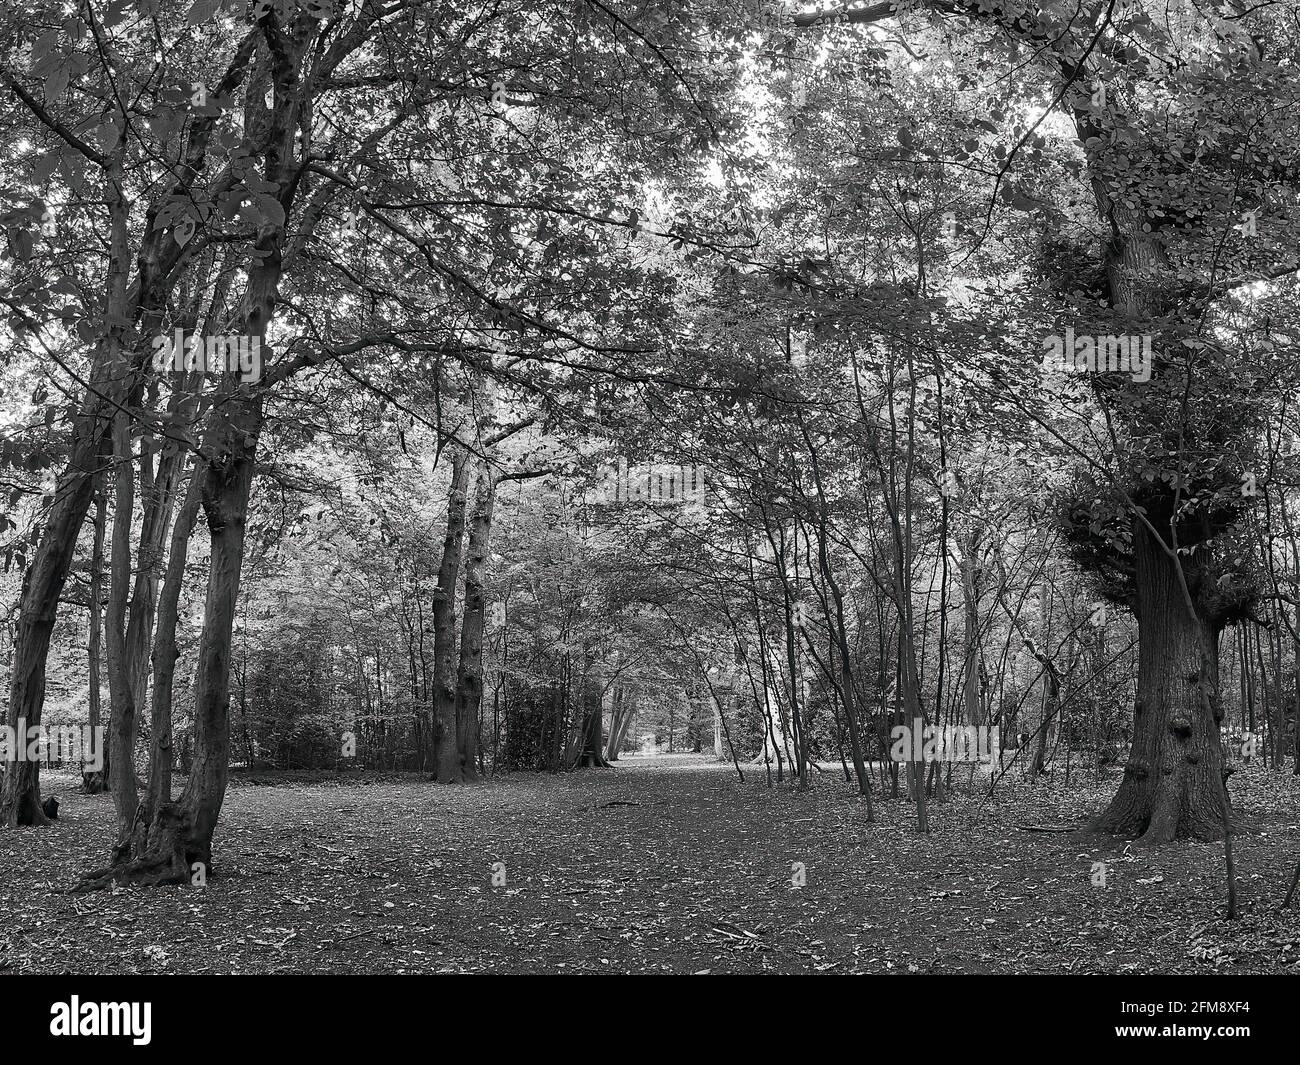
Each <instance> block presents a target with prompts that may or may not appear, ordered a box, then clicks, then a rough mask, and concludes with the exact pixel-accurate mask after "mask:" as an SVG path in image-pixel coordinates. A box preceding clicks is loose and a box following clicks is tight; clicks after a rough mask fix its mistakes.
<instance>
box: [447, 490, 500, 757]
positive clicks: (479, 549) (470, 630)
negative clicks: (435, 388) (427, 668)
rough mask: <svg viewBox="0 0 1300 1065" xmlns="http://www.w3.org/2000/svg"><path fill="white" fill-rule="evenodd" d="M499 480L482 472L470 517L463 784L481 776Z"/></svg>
mask: <svg viewBox="0 0 1300 1065" xmlns="http://www.w3.org/2000/svg"><path fill="white" fill-rule="evenodd" d="M495 499H496V478H495V477H494V476H493V474H492V470H491V468H489V467H487V466H485V467H484V468H483V470H482V471H481V472H480V473H479V477H478V485H477V487H476V489H475V492H474V511H473V514H472V515H471V517H470V525H469V549H468V557H467V558H466V561H465V614H464V617H463V618H462V620H461V625H460V667H459V670H458V673H457V676H456V748H457V751H458V752H459V771H460V777H459V779H461V780H462V781H471V780H473V779H474V778H475V777H476V776H477V775H478V768H477V762H478V730H479V729H478V726H479V720H478V718H479V707H480V706H481V705H482V703H483V622H484V618H485V616H486V613H487V604H486V602H485V601H484V600H485V596H486V594H487V589H486V581H487V560H488V541H489V539H490V537H491V534H492V508H493V504H494V502H495Z"/></svg>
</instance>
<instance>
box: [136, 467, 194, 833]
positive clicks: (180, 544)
mask: <svg viewBox="0 0 1300 1065" xmlns="http://www.w3.org/2000/svg"><path fill="white" fill-rule="evenodd" d="M200 489H201V481H200V470H199V469H198V468H197V467H196V468H195V469H193V470H191V472H190V481H189V486H188V487H187V488H186V490H185V501H184V502H183V503H182V504H181V509H180V512H179V513H178V514H177V515H176V523H175V525H173V526H172V532H171V543H170V546H169V549H168V553H167V572H166V573H165V574H164V575H163V583H162V591H161V593H160V594H159V597H158V622H157V629H156V632H155V634H154V644H153V656H152V657H153V698H152V700H151V704H150V737H149V787H148V792H147V794H146V796H145V810H146V813H147V815H148V817H149V819H150V820H151V821H152V820H153V816H154V814H155V813H156V812H157V810H158V809H159V807H161V806H162V805H163V804H165V803H169V802H171V801H172V761H173V759H172V685H173V681H174V679H175V676H176V659H177V658H178V657H179V655H180V650H179V648H178V647H177V645H176V623H177V619H178V610H179V605H180V598H181V590H182V589H183V587H184V585H185V563H186V560H187V559H188V557H189V544H190V536H191V534H192V533H193V532H194V524H195V522H196V521H197V520H198V514H199V500H200V496H201V491H200Z"/></svg>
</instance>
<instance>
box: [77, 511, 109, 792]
mask: <svg viewBox="0 0 1300 1065" xmlns="http://www.w3.org/2000/svg"><path fill="white" fill-rule="evenodd" d="M94 498H95V518H94V526H95V537H94V543H93V546H92V547H91V550H90V604H89V606H90V641H89V643H88V645H87V661H86V665H87V670H88V672H89V674H90V691H89V693H88V694H89V699H90V706H89V717H88V720H87V722H86V723H87V724H88V725H89V726H90V734H91V736H92V737H93V742H94V743H95V745H96V753H97V754H98V755H99V757H100V758H101V759H102V761H101V762H100V766H99V768H98V769H92V770H90V771H89V772H87V771H85V770H84V769H83V770H82V773H81V786H82V790H83V791H85V793H86V794H87V795H96V794H98V793H99V792H101V791H103V790H104V789H105V788H106V787H107V786H108V767H109V761H108V757H109V755H108V748H107V746H106V745H105V743H104V741H103V733H102V732H101V731H100V730H101V729H102V728H103V722H102V721H101V718H100V702H101V692H100V690H99V688H100V677H99V663H100V656H101V653H102V647H101V633H102V632H103V628H104V624H103V616H102V615H103V595H104V524H105V516H104V493H103V490H102V489H101V488H100V487H98V486H96V487H95V490H94Z"/></svg>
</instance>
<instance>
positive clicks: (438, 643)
mask: <svg viewBox="0 0 1300 1065" xmlns="http://www.w3.org/2000/svg"><path fill="white" fill-rule="evenodd" d="M451 463H452V465H451V495H450V497H449V498H448V501H447V532H446V535H445V537H444V538H443V542H442V562H441V563H440V564H439V566H438V586H437V588H436V589H435V590H434V593H433V714H434V720H433V763H434V772H435V774H436V776H437V780H438V783H440V784H448V783H451V782H453V781H456V780H459V779H460V752H459V750H458V749H457V742H456V741H457V734H456V579H457V577H458V576H459V575H460V556H461V550H462V547H463V543H464V538H465V489H466V485H467V482H468V480H469V455H468V454H467V453H466V452H465V451H464V450H463V449H462V448H459V447H454V449H453V451H452V456H451Z"/></svg>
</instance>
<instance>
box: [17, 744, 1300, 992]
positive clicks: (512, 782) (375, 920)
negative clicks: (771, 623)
mask: <svg viewBox="0 0 1300 1065" xmlns="http://www.w3.org/2000/svg"><path fill="white" fill-rule="evenodd" d="M54 779H55V787H54V789H51V788H50V787H49V786H48V785H47V788H46V790H47V792H48V791H50V790H56V791H60V792H61V794H60V800H61V802H62V804H63V805H62V807H61V809H60V815H61V817H62V818H63V819H62V820H61V821H60V824H59V826H58V828H57V829H55V830H52V831H42V830H35V829H24V830H19V831H17V832H11V833H0V907H2V908H3V912H4V914H5V919H4V922H3V925H0V972H9V973H12V972H65V971H70V972H86V971H97V972H106V973H117V972H150V971H153V972H157V971H171V972H277V971H284V972H426V971H485V970H486V971H509V972H540V971H552V970H561V971H571V972H573V971H582V972H599V971H617V972H682V973H692V972H701V971H710V972H793V971H828V972H883V971H893V972H900V973H906V972H940V973H943V972H949V973H951V972H1108V973H1109V972H1169V971H1178V972H1205V971H1209V970H1214V969H1217V970H1218V971H1233V972H1281V971H1285V972H1292V973H1294V972H1296V971H1297V970H1298V969H1300V966H1298V965H1297V964H1296V958H1297V957H1300V914H1295V915H1286V916H1282V917H1279V916H1278V914H1277V912H1276V907H1277V903H1278V901H1279V899H1280V897H1281V893H1282V892H1283V891H1284V890H1285V886H1286V880H1287V878H1288V876H1289V873H1290V869H1291V863H1292V862H1293V861H1294V857H1295V854H1296V852H1297V850H1298V849H1300V831H1297V827H1296V824H1295V814H1294V810H1295V809H1296V805H1295V799H1296V796H1297V785H1296V783H1295V782H1293V781H1292V779H1291V778H1280V779H1279V778H1271V779H1270V778H1265V777H1264V776H1263V775H1262V774H1260V775H1259V777H1258V780H1255V781H1252V782H1248V783H1247V786H1246V787H1245V788H1244V789H1243V791H1242V793H1241V795H1240V798H1239V799H1238V802H1239V804H1240V808H1241V809H1242V811H1243V813H1244V814H1245V815H1246V816H1247V818H1248V819H1249V820H1250V821H1251V822H1252V823H1253V825H1254V827H1255V829H1256V831H1255V832H1254V833H1252V834H1251V835H1249V836H1246V837H1243V838H1242V839H1241V840H1239V842H1238V852H1239V853H1238V868H1239V870H1240V876H1241V892H1242V896H1243V899H1244V901H1245V907H1246V909H1245V916H1244V919H1243V920H1242V921H1240V922H1238V923H1237V925H1236V926H1233V927H1229V926H1227V925H1225V924H1224V923H1223V922H1221V921H1219V920H1218V917H1219V916H1220V914H1221V911H1222V903H1221V900H1222V897H1223V872H1222V849H1221V847H1219V846H1217V845H1210V844H1194V843H1186V844H1179V845H1177V846H1174V847H1170V848H1166V849H1165V850H1164V851H1161V852H1147V853H1138V854H1134V853H1132V851H1131V850H1129V852H1128V853H1126V852H1125V847H1124V844H1123V843H1122V841H1121V842H1115V841H1111V840H1107V839H1099V838H1095V837H1087V836H1078V835H1073V834H1059V833H1036V832H1026V831H1022V830H1021V829H1019V828H1017V827H1016V826H1017V825H1024V824H1038V825H1062V824H1073V823H1078V822H1079V821H1080V819H1081V818H1082V816H1083V814H1084V812H1085V808H1084V806H1083V805H1081V802H1082V801H1083V800H1084V799H1088V798H1090V797H1091V798H1092V799H1094V800H1095V802H1098V803H1099V802H1100V800H1101V798H1102V797H1103V796H1104V795H1105V794H1106V793H1107V792H1108V791H1109V789H1110V788H1111V787H1112V786H1113V784H1112V783H1111V782H1103V784H1102V785H1101V786H1100V787H1099V788H1097V789H1095V794H1093V795H1091V796H1089V795H1085V794H1082V793H1080V792H1079V791H1078V790H1077V788H1076V790H1075V791H1072V792H1071V793H1070V794H1069V797H1068V799H1067V798H1065V797H1063V796H1062V793H1061V792H1060V791H1059V790H1054V789H1053V788H1051V787H1050V786H1045V785H1040V786H1038V787H1036V788H1031V787H1030V786H1028V785H1024V784H1021V785H1018V787H1017V790H1016V791H1015V792H1014V801H1012V796H1013V792H1012V790H1011V789H1010V788H1008V789H1007V790H1006V791H1005V792H1004V793H1003V794H1001V795H1000V797H999V798H998V799H997V800H995V801H992V802H987V801H985V802H980V801H977V800H974V799H971V798H965V797H961V798H957V799H954V800H952V801H949V802H946V803H941V804H936V805H935V806H934V807H933V810H932V816H933V819H934V824H935V831H934V833H933V835H932V836H931V837H930V838H928V839H921V838H919V837H917V836H916V834H915V832H914V831H913V827H912V826H913V821H912V811H911V808H910V807H908V806H906V805H905V804H903V803H901V802H893V803H889V802H883V803H878V804H877V816H878V822H877V824H875V825H867V824H866V823H865V821H864V816H865V810H864V808H863V807H862V806H861V805H860V804H859V803H858V802H857V801H856V800H855V799H854V798H853V796H852V794H851V792H850V790H849V789H848V788H846V787H844V786H843V785H842V784H841V783H839V782H838V781H837V779H836V773H835V772H832V771H831V770H830V769H828V771H827V773H826V775H825V776H823V777H821V778H820V779H819V780H818V782H817V786H816V788H815V789H814V790H813V791H812V792H811V793H809V794H806V795H797V794H793V793H791V792H788V791H786V790H784V789H773V790H771V791H769V790H768V789H767V788H766V786H765V785H764V782H763V774H762V773H761V771H759V772H756V773H754V774H752V778H751V779H750V780H748V781H747V782H746V784H744V785H743V786H742V785H740V784H739V783H738V782H737V780H736V776H735V773H734V771H733V770H732V769H731V768H730V767H729V766H719V765H716V764H713V763H711V762H708V761H705V760H702V759H694V758H680V757H678V758H659V759H628V760H626V761H624V762H622V763H620V765H619V768H617V769H615V770H610V771H603V770H590V771H586V772H583V773H579V774H573V775H569V776H559V777H553V776H544V775H540V776H533V775H519V776H512V777H509V778H502V779H499V780H495V781H492V782H489V783H486V784H482V785H478V786H475V787H471V788H460V789H457V788H440V787H436V786H434V785H432V784H427V783H423V782H420V781H417V780H415V779H409V778H407V779H389V780H382V781H379V782H373V783H366V782H361V781H357V780H352V781H349V782H348V783H346V784H333V783H328V784H311V785H304V784H289V785H285V786H280V787H253V786H238V787H232V788H231V790H230V792H229V794H228V797H227V803H226V809H225V811H224V813H223V817H222V824H221V826H220V828H219V830H218V840H217V846H218V851H217V856H216V858H217V861H218V863H219V867H218V869H217V876H216V877H215V878H214V879H213V880H211V881H210V883H209V885H208V887H207V889H206V890H203V891H199V890H194V889H165V890H154V891H143V892H142V891H125V892H120V893H118V894H109V893H100V894H97V895H92V896H74V895H67V894H60V893H57V892H56V891H54V890H53V889H55V888H59V887H64V886H66V885H68V884H70V883H71V882H72V881H73V880H74V879H75V877H76V875H77V873H79V872H80V871H82V870H84V869H87V868H90V867H92V866H96V865H100V864H102V860H103V858H104V854H105V850H106V841H107V840H108V838H109V834H110V832H111V823H112V814H111V803H110V799H109V798H108V797H107V796H95V797H86V796H81V795H77V794H75V793H71V792H70V790H64V789H70V788H71V786H72V778H71V777H70V776H63V777H59V776H57V775H55V777H54ZM59 781H62V782H64V783H63V787H62V788H60V786H59V783H58V782H59ZM1237 783H1238V782H1237V780H1236V779H1234V787H1237ZM629 804H635V805H629ZM1096 862H1105V863H1106V873H1107V878H1106V886H1105V887H1099V886H1094V884H1093V879H1094V863H1096ZM494 863H502V864H501V865H500V866H497V865H495V864H494ZM794 863H802V874H803V879H804V883H803V886H796V885H795V883H794V881H795V880H797V879H798V873H799V871H800V870H799V867H798V866H795V864H794ZM494 870H495V873H496V877H497V880H498V881H499V880H500V879H501V878H502V876H504V880H505V882H504V884H500V883H498V884H497V885H495V886H494V884H493V875H494ZM1170 959H1172V961H1171V960H1170Z"/></svg>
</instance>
